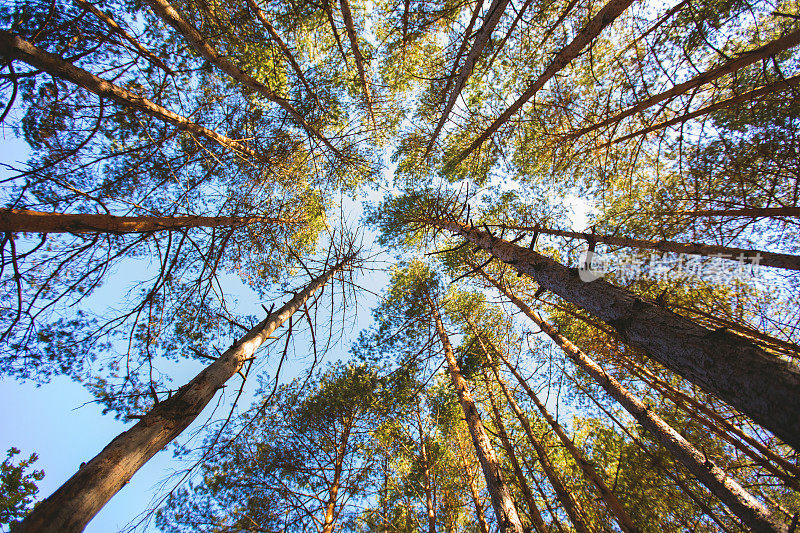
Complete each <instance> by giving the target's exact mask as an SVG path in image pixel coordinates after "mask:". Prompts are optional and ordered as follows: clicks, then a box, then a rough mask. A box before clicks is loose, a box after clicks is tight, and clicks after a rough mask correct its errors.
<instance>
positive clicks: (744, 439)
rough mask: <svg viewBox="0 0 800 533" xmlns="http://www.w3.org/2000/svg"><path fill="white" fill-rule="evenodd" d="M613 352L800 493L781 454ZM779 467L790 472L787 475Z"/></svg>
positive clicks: (794, 473) (799, 484)
mask: <svg viewBox="0 0 800 533" xmlns="http://www.w3.org/2000/svg"><path fill="white" fill-rule="evenodd" d="M615 355H616V357H617V358H619V360H620V362H621V363H622V366H623V367H624V368H626V369H627V370H628V371H629V372H631V373H632V374H633V375H634V376H636V377H637V378H639V379H641V380H642V381H643V382H644V383H646V384H647V385H648V386H650V387H652V388H653V389H654V390H656V391H658V392H659V393H660V394H662V395H663V396H664V397H665V398H669V399H670V400H672V402H673V403H674V404H675V405H677V406H678V407H679V408H680V409H681V410H683V411H684V412H685V413H687V414H688V415H689V416H691V417H692V418H694V419H695V420H697V421H698V422H700V423H701V424H703V425H704V426H706V427H707V428H709V429H710V430H711V431H713V432H714V433H716V434H717V435H718V436H719V437H720V438H721V439H723V440H725V441H726V442H728V443H729V444H731V445H732V446H734V447H736V448H737V449H738V450H739V451H740V452H742V453H743V454H745V455H746V456H747V457H749V458H750V459H752V460H753V461H755V462H756V463H758V464H759V465H761V466H762V467H764V468H765V469H766V470H767V471H769V472H770V473H771V474H772V475H774V476H777V477H778V478H780V479H781V480H782V481H783V482H784V483H786V485H787V486H789V487H791V488H792V489H794V490H796V491H798V492H800V482H798V478H797V476H800V471H799V470H798V468H797V466H795V465H793V464H791V463H789V462H788V461H786V460H785V459H784V458H783V457H781V456H780V455H778V454H776V453H775V452H774V451H772V450H770V449H769V448H768V447H767V446H765V445H764V444H762V443H760V442H759V441H758V440H757V439H755V438H753V437H752V436H750V435H748V434H747V433H745V432H744V431H742V430H741V429H739V428H738V427H736V426H734V425H733V424H731V423H730V422H729V421H727V420H725V419H724V418H723V417H721V416H720V415H719V414H718V413H716V412H714V411H713V410H712V409H710V408H709V407H707V406H706V405H704V404H702V403H700V402H698V401H697V400H696V399H694V398H692V397H691V396H688V395H686V394H684V393H683V392H681V391H679V390H677V389H675V388H674V387H673V386H672V385H670V384H669V383H667V382H666V381H664V380H662V379H660V378H659V377H658V376H656V375H655V374H653V373H652V372H650V371H649V370H648V369H646V368H644V367H643V366H641V365H639V364H637V363H635V362H634V361H632V360H630V359H629V358H628V357H626V356H625V355H624V354H615ZM748 444H749V446H748ZM751 446H752V447H753V448H755V449H756V450H758V452H756V451H754V450H753V449H752V448H751ZM759 452H760V453H759ZM776 463H777V464H778V465H780V467H778V466H776ZM783 469H786V470H787V471H788V472H791V474H789V473H787V471H784V470H783ZM793 476H794V477H793Z"/></svg>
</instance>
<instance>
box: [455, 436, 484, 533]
mask: <svg viewBox="0 0 800 533" xmlns="http://www.w3.org/2000/svg"><path fill="white" fill-rule="evenodd" d="M457 445H458V457H459V459H460V463H461V469H462V470H463V471H464V477H466V478H467V481H468V485H469V494H470V496H471V497H472V504H473V505H474V506H475V517H476V519H477V520H478V526H479V527H480V528H481V533H489V524H487V523H486V515H484V514H483V506H482V505H481V497H480V494H479V493H478V487H477V484H476V483H475V476H474V475H473V474H472V472H471V470H470V467H469V464H468V463H467V454H466V452H465V451H464V447H463V446H462V445H461V441H460V440H457Z"/></svg>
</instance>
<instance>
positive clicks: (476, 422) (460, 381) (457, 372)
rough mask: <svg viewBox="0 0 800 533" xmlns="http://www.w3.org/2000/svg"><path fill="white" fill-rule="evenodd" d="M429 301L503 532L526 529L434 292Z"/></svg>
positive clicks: (519, 532)
mask: <svg viewBox="0 0 800 533" xmlns="http://www.w3.org/2000/svg"><path fill="white" fill-rule="evenodd" d="M426 303H427V304H428V308H429V309H430V312H431V315H432V316H433V321H434V325H435V327H436V333H437V335H438V336H439V340H440V341H441V343H442V348H443V350H444V356H445V360H446V361H447V368H448V370H449V372H450V379H451V380H452V382H453V388H455V389H456V394H457V395H458V401H459V403H460V404H461V408H462V409H463V410H464V418H465V419H466V423H467V427H468V428H469V432H470V435H471V436H472V444H473V445H474V446H475V453H476V454H477V455H478V460H479V461H480V463H481V469H483V475H484V478H485V479H486V488H487V489H488V491H489V495H490V496H491V500H492V508H493V509H494V514H495V517H496V518H497V523H498V525H499V526H500V531H501V532H502V533H523V531H524V529H523V527H522V521H521V520H520V518H519V514H518V513H517V507H516V505H515V504H514V499H513V498H512V497H511V491H510V490H508V485H506V482H505V480H504V479H503V475H502V473H501V468H500V461H498V459H497V455H496V454H495V453H494V449H493V448H492V443H491V441H490V440H489V436H488V435H487V434H486V429H485V428H484V427H483V423H482V422H481V417H480V414H479V413H478V409H477V407H475V401H474V400H473V399H472V396H471V395H470V393H469V387H468V386H467V380H466V379H464V376H462V375H461V369H460V368H459V366H458V361H456V356H455V354H454V353H453V347H452V346H451V345H450V340H449V339H448V338H447V333H446V332H445V331H444V324H443V323H442V318H441V316H440V315H439V310H438V309H437V307H436V304H434V302H433V300H432V299H431V297H430V296H428V297H427V302H426Z"/></svg>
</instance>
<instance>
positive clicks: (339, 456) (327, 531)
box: [322, 413, 356, 533]
mask: <svg viewBox="0 0 800 533" xmlns="http://www.w3.org/2000/svg"><path fill="white" fill-rule="evenodd" d="M355 417H356V415H355V413H353V414H352V415H351V416H350V418H349V419H348V421H347V424H345V426H344V430H343V431H342V446H341V448H339V449H337V450H336V461H334V464H333V479H332V480H331V484H330V486H329V487H328V501H327V502H326V504H325V520H324V521H323V523H322V533H332V532H333V526H334V524H335V523H336V515H337V514H338V513H337V512H336V499H337V498H338V496H339V488H340V487H341V483H342V467H343V465H344V459H345V457H346V456H347V443H348V441H349V440H350V432H351V431H352V428H353V422H354V420H355Z"/></svg>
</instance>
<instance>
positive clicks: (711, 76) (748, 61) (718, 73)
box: [565, 30, 800, 139]
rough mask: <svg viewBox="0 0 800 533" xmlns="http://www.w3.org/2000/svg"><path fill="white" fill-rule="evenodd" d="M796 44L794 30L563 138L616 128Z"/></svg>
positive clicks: (798, 32) (797, 33) (798, 35)
mask: <svg viewBox="0 0 800 533" xmlns="http://www.w3.org/2000/svg"><path fill="white" fill-rule="evenodd" d="M798 43H800V30H795V31H793V32H791V33H788V34H786V35H784V36H783V37H780V38H778V39H775V40H774V41H771V42H769V43H767V44H765V45H764V46H762V47H760V48H756V49H755V50H751V51H749V52H745V53H743V54H738V57H737V58H736V59H732V60H730V61H728V62H727V63H725V64H723V65H720V66H719V67H717V68H715V69H711V70H709V71H707V72H703V73H702V74H698V75H697V76H695V77H694V78H692V79H690V80H689V81H685V82H683V83H679V84H678V85H676V86H674V87H673V88H672V89H669V90H667V91H664V92H661V93H658V94H656V95H653V96H651V97H650V98H648V99H646V100H644V101H642V102H639V103H638V104H636V105H634V106H633V107H629V108H628V109H626V110H625V111H623V112H621V113H618V114H616V115H614V116H613V117H609V118H607V119H605V120H602V121H600V122H598V123H597V124H592V125H591V126H587V127H585V128H582V129H580V130H578V131H575V132H572V133H569V134H566V135H565V137H566V138H568V139H577V138H578V137H580V136H582V135H586V134H587V133H589V132H592V131H595V130H597V129H600V128H604V127H606V126H610V125H611V124H615V123H617V122H619V121H620V120H623V119H625V118H627V117H629V116H631V115H633V114H634V113H638V112H639V111H644V110H645V109H647V108H648V107H652V106H654V105H656V104H658V103H660V102H663V101H665V100H669V99H671V98H674V97H675V96H678V95H680V94H683V93H685V92H686V91H689V90H690V89H693V88H695V87H699V86H700V85H704V84H706V83H710V82H712V81H714V80H716V79H718V78H721V77H722V76H724V75H725V74H731V73H733V72H736V71H738V70H740V69H742V68H744V67H748V66H750V65H752V64H753V63H756V62H758V61H761V60H762V59H767V58H769V57H771V56H774V55H775V54H778V53H780V52H783V51H784V50H788V49H790V48H793V47H795V46H797V44H798Z"/></svg>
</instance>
